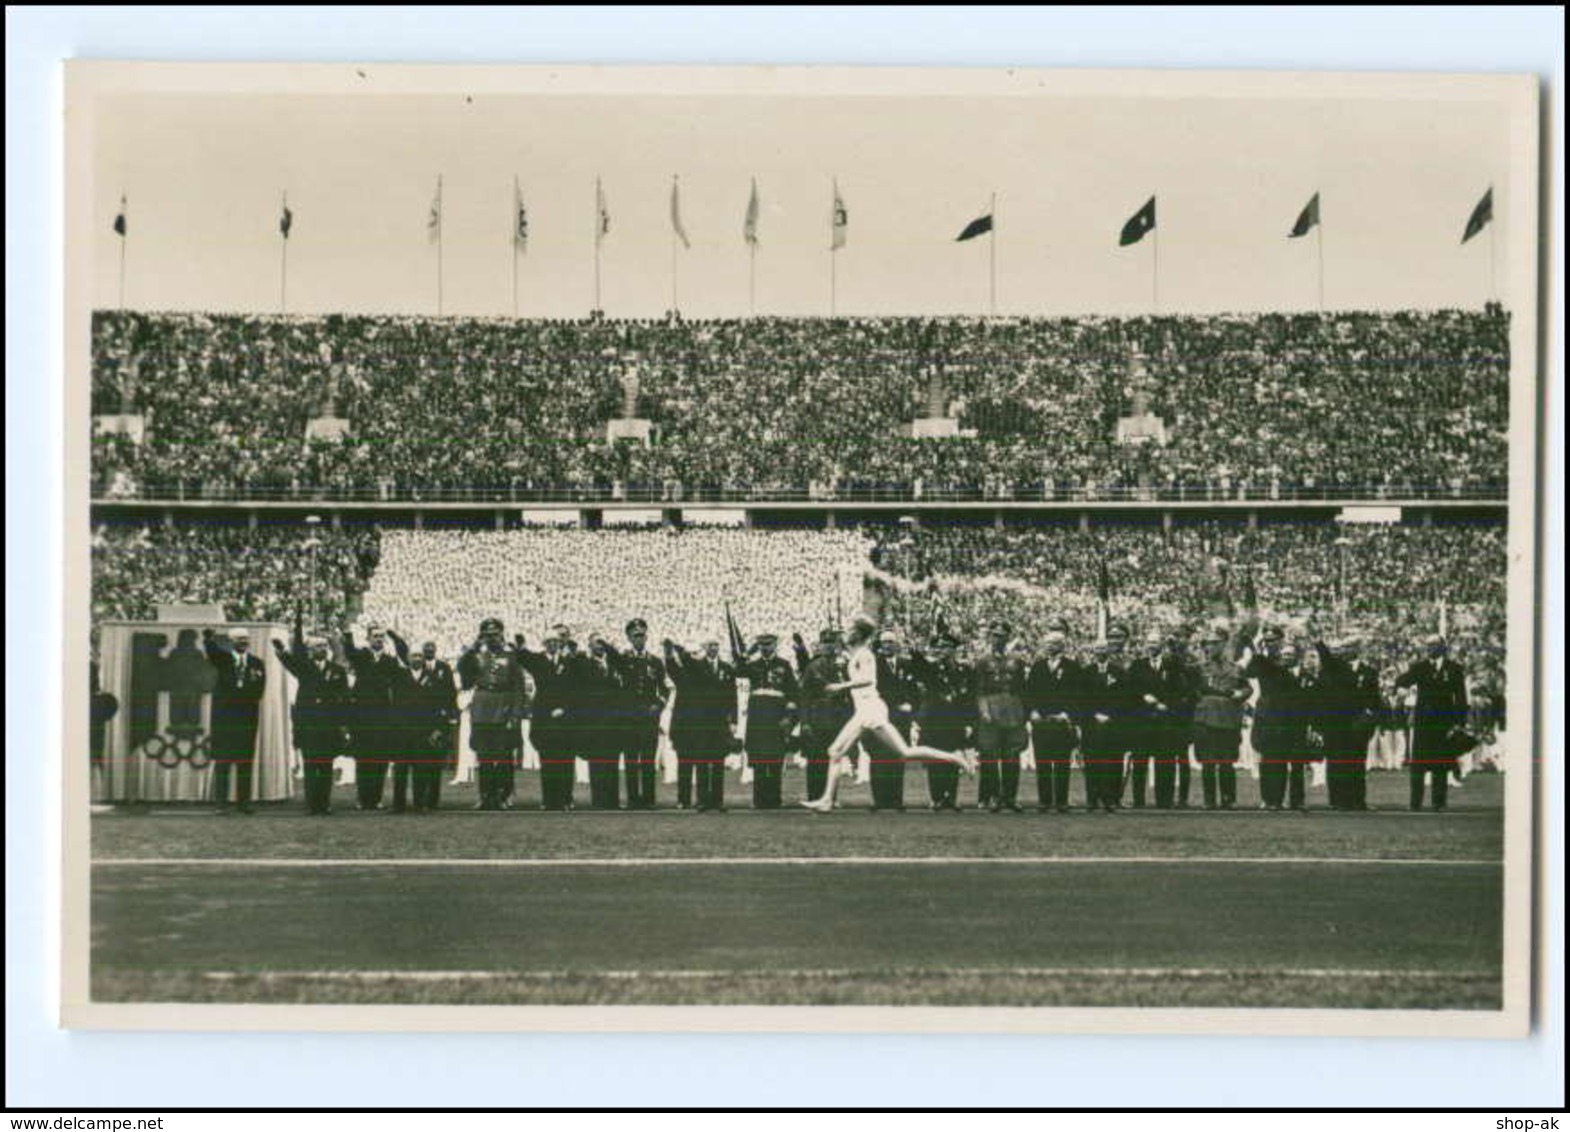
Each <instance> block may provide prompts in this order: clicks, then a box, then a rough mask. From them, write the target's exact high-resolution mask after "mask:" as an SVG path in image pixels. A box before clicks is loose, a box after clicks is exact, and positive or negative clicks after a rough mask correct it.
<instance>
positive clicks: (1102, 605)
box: [1096, 553, 1112, 641]
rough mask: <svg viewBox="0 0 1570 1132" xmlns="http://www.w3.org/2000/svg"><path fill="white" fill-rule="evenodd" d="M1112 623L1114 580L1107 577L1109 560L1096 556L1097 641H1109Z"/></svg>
mask: <svg viewBox="0 0 1570 1132" xmlns="http://www.w3.org/2000/svg"><path fill="white" fill-rule="evenodd" d="M1111 621H1112V579H1111V578H1109V577H1108V576H1107V560H1106V559H1105V558H1103V557H1102V556H1101V555H1100V554H1099V553H1098V554H1097V555H1096V640H1098V641H1104V640H1106V639H1107V626H1108V625H1109V624H1111Z"/></svg>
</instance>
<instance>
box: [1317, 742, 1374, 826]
mask: <svg viewBox="0 0 1570 1132" xmlns="http://www.w3.org/2000/svg"><path fill="white" fill-rule="evenodd" d="M1325 790H1326V792H1327V793H1328V794H1329V795H1330V808H1331V809H1334V810H1362V809H1366V808H1367V807H1368V748H1367V746H1364V747H1363V748H1361V750H1360V751H1355V752H1354V751H1345V750H1343V751H1339V752H1336V753H1333V754H1329V755H1326V756H1325Z"/></svg>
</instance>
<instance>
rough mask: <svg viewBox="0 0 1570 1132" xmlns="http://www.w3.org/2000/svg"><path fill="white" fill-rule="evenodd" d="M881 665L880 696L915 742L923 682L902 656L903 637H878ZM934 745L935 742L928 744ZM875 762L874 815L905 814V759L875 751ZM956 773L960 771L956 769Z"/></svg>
mask: <svg viewBox="0 0 1570 1132" xmlns="http://www.w3.org/2000/svg"><path fill="white" fill-rule="evenodd" d="M875 655H876V657H877V666H878V695H879V696H881V697H882V698H883V702H884V703H885V704H887V705H888V709H889V722H890V723H892V724H893V725H894V729H895V730H896V731H898V732H899V733H900V737H901V738H902V739H904V740H905V742H906V743H909V742H911V737H910V734H911V725H912V724H914V723H915V722H916V716H917V714H918V713H919V712H920V711H921V683H920V681H918V680H917V679H916V673H915V670H914V669H913V668H912V667H911V664H910V661H909V660H908V659H907V658H905V657H902V656H900V646H899V637H898V636H897V635H896V634H895V633H892V632H889V631H887V630H885V631H884V632H882V633H879V634H878V643H877V647H876V650H875ZM928 745H929V746H931V743H930V742H929V743H928ZM867 756H868V758H870V759H871V760H872V766H871V768H870V769H871V776H870V777H871V786H872V812H873V813H877V812H878V811H879V810H893V811H894V812H895V813H901V814H902V813H904V812H905V760H904V759H901V758H895V757H893V756H892V755H891V753H890V752H887V751H882V750H879V749H877V745H876V744H873V749H871V750H869V751H868V752H867ZM952 769H953V770H955V771H958V770H959V768H958V767H957V766H956V767H953V768H952Z"/></svg>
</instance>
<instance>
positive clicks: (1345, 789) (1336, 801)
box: [1314, 637, 1385, 810]
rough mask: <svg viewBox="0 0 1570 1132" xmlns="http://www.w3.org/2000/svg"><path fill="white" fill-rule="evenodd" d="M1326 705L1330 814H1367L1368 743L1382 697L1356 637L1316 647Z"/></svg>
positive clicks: (1372, 732)
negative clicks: (1356, 811) (1347, 812)
mask: <svg viewBox="0 0 1570 1132" xmlns="http://www.w3.org/2000/svg"><path fill="white" fill-rule="evenodd" d="M1314 648H1315V650H1316V651H1317V652H1318V654H1319V667H1320V670H1321V671H1322V672H1323V674H1324V680H1325V694H1326V697H1327V699H1328V700H1329V701H1330V702H1329V710H1328V717H1327V719H1326V720H1325V724H1326V730H1325V786H1326V790H1327V792H1328V793H1329V795H1330V808H1331V809H1333V810H1366V809H1368V744H1369V741H1370V740H1371V739H1372V738H1373V736H1374V728H1375V727H1376V726H1377V725H1378V722H1379V718H1380V714H1381V713H1382V712H1383V710H1384V706H1385V703H1384V697H1383V695H1381V693H1380V690H1379V673H1378V671H1376V670H1375V669H1374V667H1373V666H1372V665H1369V664H1365V663H1364V662H1363V659H1362V656H1361V642H1359V641H1358V640H1357V639H1356V638H1355V637H1349V638H1345V639H1343V640H1339V641H1335V642H1333V643H1331V644H1330V645H1326V644H1325V643H1324V642H1323V641H1318V642H1315V644H1314Z"/></svg>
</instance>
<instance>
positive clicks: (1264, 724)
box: [1243, 625, 1306, 812]
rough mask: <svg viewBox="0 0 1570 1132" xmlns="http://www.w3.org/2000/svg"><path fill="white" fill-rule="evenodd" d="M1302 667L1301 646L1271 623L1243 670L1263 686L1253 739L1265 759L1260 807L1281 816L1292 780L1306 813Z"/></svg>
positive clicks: (1295, 801)
mask: <svg viewBox="0 0 1570 1132" xmlns="http://www.w3.org/2000/svg"><path fill="white" fill-rule="evenodd" d="M1296 666H1297V657H1296V648H1295V646H1294V647H1292V648H1290V649H1289V648H1287V647H1286V646H1285V642H1284V634H1283V633H1282V632H1281V629H1280V628H1279V627H1278V626H1275V625H1270V626H1267V627H1266V628H1265V629H1264V631H1263V632H1261V633H1260V635H1259V639H1258V641H1256V642H1255V646H1254V654H1253V656H1251V657H1250V658H1249V661H1248V663H1247V664H1246V665H1245V666H1244V668H1243V675H1244V676H1245V677H1247V678H1248V679H1250V680H1257V681H1258V682H1259V694H1258V696H1257V697H1256V698H1255V700H1254V727H1253V730H1252V731H1251V732H1250V739H1251V741H1252V742H1253V745H1254V752H1255V753H1256V754H1257V755H1258V756H1259V797H1260V805H1261V807H1262V808H1264V809H1266V810H1272V811H1276V812H1279V811H1280V810H1281V809H1282V808H1283V802H1285V801H1286V800H1287V789H1288V780H1289V779H1290V780H1291V783H1290V785H1291V804H1292V808H1293V809H1300V808H1302V806H1303V804H1304V781H1303V771H1302V752H1303V744H1304V743H1305V741H1306V737H1305V733H1304V728H1303V715H1302V712H1301V710H1300V709H1301V703H1300V699H1301V697H1300V695H1299V692H1300V685H1299V683H1298V678H1297V674H1296V672H1295V671H1294V670H1295V668H1296ZM1294 765H1295V766H1296V770H1295V771H1294V770H1293V769H1292V768H1293V767H1294Z"/></svg>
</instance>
